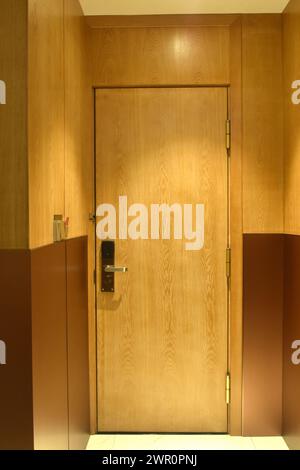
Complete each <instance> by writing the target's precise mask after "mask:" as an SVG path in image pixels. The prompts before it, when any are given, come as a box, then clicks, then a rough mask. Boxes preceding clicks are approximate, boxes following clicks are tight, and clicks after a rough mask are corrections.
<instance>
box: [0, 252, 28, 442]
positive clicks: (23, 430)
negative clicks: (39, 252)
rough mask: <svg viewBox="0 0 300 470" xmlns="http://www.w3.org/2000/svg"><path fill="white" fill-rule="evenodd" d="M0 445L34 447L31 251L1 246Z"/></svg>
mask: <svg viewBox="0 0 300 470" xmlns="http://www.w3.org/2000/svg"><path fill="white" fill-rule="evenodd" d="M0 286H1V295H0V340H2V341H4V342H5V343H6V354H7V356H6V365H0V384H1V386H0V449H2V450H13V449H14V450H31V449H33V420H32V368H31V305H30V252H29V251H27V250H0Z"/></svg>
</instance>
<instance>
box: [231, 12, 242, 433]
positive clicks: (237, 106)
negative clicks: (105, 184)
mask: <svg viewBox="0 0 300 470" xmlns="http://www.w3.org/2000/svg"><path fill="white" fill-rule="evenodd" d="M241 39H242V21H241V19H238V20H236V21H235V23H233V24H232V25H231V27H230V119H231V128H232V138H231V156H230V245H231V250H232V270H231V291H230V349H229V351H230V373H231V403H230V409H229V416H230V422H229V429H230V434H231V435H237V436H239V435H241V432H242V420H241V409H242V366H243V353H242V351H243V348H242V338H243V336H242V331H243V197H242V196H243V194H242V193H243V192H242V41H241Z"/></svg>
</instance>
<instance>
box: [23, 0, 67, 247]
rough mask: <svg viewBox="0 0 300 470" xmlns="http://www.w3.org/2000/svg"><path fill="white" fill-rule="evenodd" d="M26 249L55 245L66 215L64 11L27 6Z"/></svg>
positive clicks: (49, 3) (56, 0)
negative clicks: (58, 218)
mask: <svg viewBox="0 0 300 470" xmlns="http://www.w3.org/2000/svg"><path fill="white" fill-rule="evenodd" d="M28 15H29V17H28V24H29V31H28V38H29V54H28V100H29V108H28V152H29V182H30V184H29V216H30V230H29V232H30V247H31V248H35V247H38V246H43V245H47V244H49V243H52V242H53V216H54V214H64V213H65V201H64V194H65V181H64V179H65V157H64V151H65V134H64V129H65V128H64V119H65V117H64V93H65V91H64V47H63V45H64V21H63V18H64V8H63V1H62V0H45V1H43V2H40V1H39V0H29V3H28Z"/></svg>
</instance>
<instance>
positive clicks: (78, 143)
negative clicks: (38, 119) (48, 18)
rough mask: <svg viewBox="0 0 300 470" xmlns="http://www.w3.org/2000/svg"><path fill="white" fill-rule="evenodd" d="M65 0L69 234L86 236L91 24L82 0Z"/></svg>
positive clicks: (89, 177)
mask: <svg viewBox="0 0 300 470" xmlns="http://www.w3.org/2000/svg"><path fill="white" fill-rule="evenodd" d="M64 1H65V16H64V31H65V52H64V57H65V168H66V170H65V215H66V217H69V218H70V227H69V237H70V238H74V237H79V236H81V235H86V234H87V231H88V224H89V219H88V215H89V213H90V212H92V209H93V184H92V182H93V173H92V168H93V153H92V152H93V149H92V143H93V142H92V129H93V116H92V110H93V101H92V100H93V93H92V86H91V83H90V80H89V76H88V74H87V70H88V61H87V55H86V39H87V27H86V24H85V20H84V17H83V13H82V10H81V7H80V4H79V2H78V0H64Z"/></svg>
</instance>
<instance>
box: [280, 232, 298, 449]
mask: <svg viewBox="0 0 300 470" xmlns="http://www.w3.org/2000/svg"><path fill="white" fill-rule="evenodd" d="M284 285H285V306H284V349H283V435H284V437H285V440H286V442H287V444H288V446H289V448H290V449H295V450H300V365H295V364H293V362H292V353H293V350H292V343H293V342H294V341H296V340H300V296H299V290H300V289H299V286H300V236H299V235H298V236H293V235H287V236H286V237H285V283H284Z"/></svg>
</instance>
